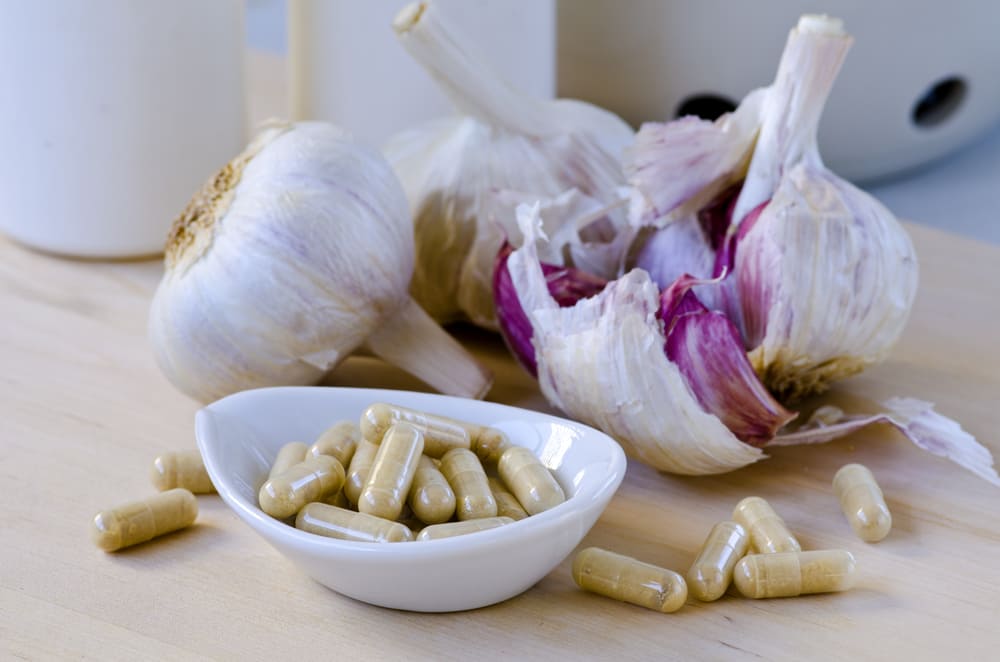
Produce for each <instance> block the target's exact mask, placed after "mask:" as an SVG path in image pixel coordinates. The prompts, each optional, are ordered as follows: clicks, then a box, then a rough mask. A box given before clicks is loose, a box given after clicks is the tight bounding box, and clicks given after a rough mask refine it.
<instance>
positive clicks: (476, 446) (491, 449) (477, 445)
mask: <svg viewBox="0 0 1000 662" xmlns="http://www.w3.org/2000/svg"><path fill="white" fill-rule="evenodd" d="M512 445H513V444H511V443H510V439H508V438H507V435H506V434H504V432H503V431H502V430H498V429H496V428H491V427H486V426H479V427H478V428H477V429H476V430H475V431H474V433H473V435H472V451H473V452H474V453H475V454H476V456H477V457H479V461H480V462H482V463H483V466H490V467H495V466H496V465H497V463H498V462H499V461H500V456H501V455H503V452H504V451H505V450H507V449H508V448H510V447H511V446H512Z"/></svg>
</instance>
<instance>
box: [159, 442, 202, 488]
mask: <svg viewBox="0 0 1000 662" xmlns="http://www.w3.org/2000/svg"><path fill="white" fill-rule="evenodd" d="M151 478H152V481H153V487H155V488H156V489H157V490H159V491H160V492H164V491H166V490H172V489H174V488H175V487H183V488H184V489H185V490H188V491H190V492H193V493H194V494H213V493H215V486H214V485H212V479H211V478H209V477H208V471H206V470H205V463H204V462H202V460H201V453H199V452H198V451H179V452H174V453H164V454H163V455H160V456H159V457H157V458H156V459H155V460H153V471H152V474H151Z"/></svg>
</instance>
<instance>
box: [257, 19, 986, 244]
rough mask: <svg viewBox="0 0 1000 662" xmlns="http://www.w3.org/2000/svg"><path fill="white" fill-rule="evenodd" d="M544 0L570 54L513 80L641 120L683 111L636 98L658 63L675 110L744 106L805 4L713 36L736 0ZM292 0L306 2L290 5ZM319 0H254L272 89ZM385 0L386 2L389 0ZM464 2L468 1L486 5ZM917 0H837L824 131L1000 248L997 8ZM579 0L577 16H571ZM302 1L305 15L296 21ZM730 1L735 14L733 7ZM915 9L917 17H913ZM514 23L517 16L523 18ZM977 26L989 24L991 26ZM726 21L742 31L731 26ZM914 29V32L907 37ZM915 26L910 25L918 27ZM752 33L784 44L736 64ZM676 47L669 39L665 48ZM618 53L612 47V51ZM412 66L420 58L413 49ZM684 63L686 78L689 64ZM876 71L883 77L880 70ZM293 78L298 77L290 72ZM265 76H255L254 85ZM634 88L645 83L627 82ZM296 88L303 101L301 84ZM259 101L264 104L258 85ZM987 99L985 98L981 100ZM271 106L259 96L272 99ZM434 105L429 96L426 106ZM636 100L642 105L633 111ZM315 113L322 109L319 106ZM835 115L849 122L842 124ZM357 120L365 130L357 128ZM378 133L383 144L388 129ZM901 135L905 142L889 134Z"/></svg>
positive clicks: (826, 141) (959, 228)
mask: <svg viewBox="0 0 1000 662" xmlns="http://www.w3.org/2000/svg"><path fill="white" fill-rule="evenodd" d="M530 1H531V6H530V8H529V7H528V5H526V4H525V5H521V6H519V7H517V9H518V11H519V12H520V13H522V14H523V13H524V12H533V14H532V15H531V16H522V18H521V20H524V21H525V22H526V23H528V24H529V25H537V24H538V23H540V22H541V23H545V21H550V23H549V24H546V25H544V26H542V27H544V28H549V27H550V24H551V20H552V19H550V18H547V17H548V16H549V15H551V14H556V15H557V16H556V22H557V25H556V28H557V29H558V30H559V31H560V33H559V34H560V35H561V36H564V35H566V34H570V35H571V37H572V40H567V39H565V38H563V39H562V40H561V41H560V43H559V44H558V46H557V45H556V43H555V40H554V39H553V41H552V42H551V43H550V44H546V45H545V46H543V47H548V48H550V49H552V52H553V55H552V57H553V58H555V59H556V60H557V61H556V62H555V63H552V62H547V61H545V60H544V58H542V61H541V62H540V63H539V64H538V66H536V67H534V68H532V69H531V70H530V71H528V72H520V73H519V71H518V70H516V69H514V70H510V69H511V68H510V67H508V71H505V72H504V73H505V74H506V75H508V77H510V76H512V75H513V77H514V78H518V76H520V80H516V81H515V82H517V83H518V84H519V85H520V86H522V87H525V88H526V89H532V90H533V91H535V92H544V91H545V87H546V83H547V81H545V80H540V79H544V78H545V77H546V76H553V75H554V76H556V77H557V78H558V80H556V81H551V82H550V83H548V84H550V85H552V86H553V87H555V88H557V89H556V91H557V92H558V93H559V95H560V96H571V97H577V98H586V99H588V100H592V101H595V102H597V103H600V104H602V105H605V106H609V107H611V109H612V110H615V111H616V112H618V113H619V114H621V115H622V116H623V117H625V118H626V119H627V120H629V121H631V122H633V123H635V122H636V121H637V120H641V119H649V120H661V119H668V118H669V116H670V114H674V113H676V111H677V110H679V107H677V108H674V113H668V114H662V113H661V114H656V112H655V111H656V109H657V108H656V103H660V105H661V106H663V105H667V103H668V101H667V100H664V99H662V98H661V99H654V101H653V103H652V105H650V104H647V107H646V108H642V107H636V106H637V104H635V103H634V101H635V99H634V98H626V97H628V92H629V91H630V90H632V89H636V87H637V86H635V85H634V82H635V79H637V78H640V77H643V76H646V75H647V74H649V73H652V72H656V74H655V75H658V76H660V77H661V79H665V78H667V77H669V76H671V74H673V77H672V80H674V81H677V84H676V86H677V87H679V88H684V89H683V90H682V91H680V92H677V94H675V95H674V96H673V97H671V100H672V101H673V102H674V106H680V105H682V104H683V102H684V101H688V102H689V104H688V106H687V108H686V110H687V111H688V112H691V111H692V109H693V110H694V111H695V112H698V114H706V113H707V114H708V115H711V114H712V113H713V112H715V113H717V112H720V111H724V110H726V109H727V108H728V106H727V104H728V103H731V102H737V101H738V100H739V98H740V97H741V96H742V94H744V93H745V92H746V90H748V89H751V88H752V87H754V86H757V85H763V84H767V83H769V82H770V77H771V76H773V69H774V66H775V64H776V63H777V58H778V55H779V54H780V50H781V47H782V46H783V44H784V34H785V33H786V32H787V30H788V28H789V26H791V25H793V24H794V21H795V17H796V16H797V15H798V13H800V12H801V11H802V5H801V3H799V2H793V1H791V0H788V2H784V1H774V2H769V3H764V5H765V6H769V7H770V11H771V12H772V13H773V14H774V15H773V16H770V15H768V16H762V15H761V3H750V4H751V5H753V12H754V14H755V16H754V17H750V18H743V17H740V20H735V18H733V17H731V20H728V21H727V22H726V23H727V25H729V26H730V27H729V28H726V27H724V26H719V25H718V24H717V23H714V22H713V23H712V25H714V26H715V28H714V32H712V33H711V34H709V33H707V32H706V33H704V34H702V33H701V32H700V31H699V30H700V28H701V27H702V25H703V24H705V23H706V22H707V21H710V20H711V21H714V17H715V16H719V15H721V14H720V13H719V12H720V11H721V10H720V8H719V7H716V6H715V5H717V4H719V3H721V2H725V0H710V1H708V2H700V3H665V2H661V1H659V0H653V1H648V0H638V1H632V2H630V3H629V5H628V6H629V10H630V11H629V12H623V11H621V9H620V7H621V5H620V4H619V3H614V2H611V3H608V2H603V3H602V1H601V0H573V1H572V2H566V1H565V0H564V1H563V3H561V6H559V5H558V3H554V2H552V1H551V0H542V1H541V2H538V1H536V0H530ZM289 4H291V5H293V6H292V7H289ZM314 4H319V3H315V2H312V1H311V0H305V1H302V0H292V2H291V3H289V2H287V1H286V0H247V13H246V26H247V40H248V45H249V47H250V49H251V53H252V55H251V57H253V54H257V55H259V57H258V59H257V63H258V67H257V69H258V70H257V75H258V77H261V76H262V77H264V78H269V81H268V84H269V85H271V86H272V87H273V86H274V84H275V79H277V78H281V77H282V76H285V71H284V69H282V67H283V66H284V61H285V58H286V57H287V56H288V53H289V28H291V30H292V34H293V35H295V38H296V39H300V38H301V35H302V33H301V30H302V26H301V25H298V26H297V25H295V23H294V22H295V21H302V20H303V17H302V15H301V14H302V6H305V7H306V8H307V10H308V11H307V12H306V13H307V14H310V12H311V14H310V17H311V18H315V16H316V10H315V9H314V8H309V5H314ZM326 4H327V5H329V4H331V3H329V2H327V3H326ZM333 4H336V3H333ZM347 4H355V5H362V4H364V5H369V9H368V10H367V14H366V16H365V18H368V19H369V20H372V21H374V20H375V19H376V16H377V15H379V13H380V12H381V14H384V15H385V16H388V17H391V16H392V14H393V12H394V8H396V7H399V6H401V5H402V4H404V3H403V2H402V0H399V1H396V2H394V1H393V0H366V2H365V3H361V2H356V3H347ZM379 4H381V5H384V6H385V7H383V8H378V7H376V5H379ZM455 4H456V5H457V4H458V3H455ZM462 4H463V5H466V6H468V5H472V4H475V3H469V2H464V3H462ZM514 4H515V5H516V4H517V3H516V2H515V3H514ZM879 4H881V3H879ZM912 4H913V6H910V4H908V5H907V10H906V17H900V16H897V15H896V14H897V13H898V11H899V10H898V8H897V6H896V5H895V4H894V3H885V6H881V7H872V3H864V2H860V1H854V2H852V1H850V0H840V1H835V2H827V3H825V5H829V9H828V11H830V12H831V13H836V14H837V15H838V16H841V17H843V18H844V19H845V23H846V27H847V29H848V31H849V32H850V33H851V34H852V35H854V36H855V38H856V42H855V45H854V47H853V49H852V51H851V53H850V54H849V55H848V58H847V62H846V63H845V66H844V70H843V72H842V74H841V79H840V80H838V83H837V86H836V87H835V88H834V90H833V94H832V96H831V99H830V102H829V104H828V107H827V112H826V113H825V115H824V119H823V124H822V126H821V130H820V138H821V143H822V148H823V150H822V151H823V155H824V158H825V159H826V160H827V162H828V164H829V165H830V166H831V167H832V168H833V169H834V170H836V171H837V172H838V173H839V174H841V175H843V176H846V177H849V178H851V179H852V180H854V181H855V182H856V183H859V184H860V185H862V187H863V188H865V189H867V190H869V191H871V192H872V193H874V194H875V195H876V196H878V198H879V199H880V200H882V201H883V202H884V203H885V204H886V205H888V206H889V207H890V208H891V209H892V210H893V211H894V212H895V213H896V214H897V215H898V216H900V217H901V218H906V219H910V220H914V221H917V222H920V223H925V224H929V225H933V226H936V227H939V228H942V229H945V230H949V231H952V232H956V233H960V234H965V235H968V236H971V237H975V238H978V239H983V240H987V241H990V242H993V243H1000V214H998V212H997V210H998V209H1000V123H998V122H997V121H996V118H997V117H998V116H1000V103H997V100H998V99H1000V47H998V46H996V45H997V44H1000V42H998V41H996V40H995V39H994V38H992V37H990V36H988V31H989V30H990V29H992V28H990V26H991V25H994V26H995V25H996V21H989V20H986V17H982V16H981V15H980V14H981V11H982V9H984V6H983V5H981V4H978V3H976V2H975V1H974V0H973V1H972V2H971V3H969V2H968V0H956V2H952V3H947V6H945V5H944V4H941V3H932V2H927V1H926V0H915V2H914V3H912ZM964 4H970V7H968V9H969V11H963V10H962V9H961V7H958V6H957V5H964ZM546 5H547V7H545V6H546ZM677 5H686V7H685V11H687V12H688V14H687V15H685V16H684V21H683V25H684V29H683V30H676V29H674V30H671V28H670V26H671V25H674V24H676V23H677V21H670V20H669V19H670V18H671V17H670V16H669V15H667V14H668V13H669V8H670V7H672V6H673V7H676V6H677ZM692 5H698V6H700V7H701V11H692V10H691V9H690V6H692ZM566 6H569V7H571V8H572V11H571V12H570V11H567V9H566V8H565V7H566ZM289 9H291V13H292V17H291V21H292V24H291V25H290V19H289ZM729 9H730V11H731V10H732V5H729ZM977 9H978V11H977ZM362 11H365V10H360V9H355V10H354V14H355V15H354V16H353V17H352V18H355V19H357V18H359V17H361V12H362ZM990 11H992V10H990ZM546 12H548V14H547V13H546ZM995 13H996V14H997V16H996V17H995V18H996V19H997V20H1000V11H997V12H995ZM629 15H631V16H632V21H631V24H628V20H629V19H628V16H629ZM623 16H624V18H623ZM539 17H541V18H539ZM706 17H707V18H706ZM342 18H343V17H342ZM904 18H905V21H908V22H909V24H907V23H905V22H904V21H903V19H904ZM651 19H652V20H651ZM748 20H756V21H757V22H758V23H759V25H748V22H747V21H748ZM608 21H613V22H614V25H612V26H611V27H612V28H613V29H615V30H618V31H619V32H618V33H609V32H608V31H607V30H604V29H600V28H604V27H607V25H608ZM513 22H514V23H516V20H514V21H513ZM598 22H603V25H598V26H597V27H595V23H598ZM643 22H644V23H646V24H647V25H651V26H652V29H653V30H654V32H655V33H656V37H657V39H656V44H655V45H652V50H651V43H650V37H649V35H646V34H638V33H637V35H638V36H637V37H636V39H635V43H634V45H633V47H632V48H628V47H626V48H623V47H622V46H621V44H620V43H618V44H617V45H616V44H613V43H612V41H611V40H612V39H618V34H620V33H621V31H623V30H628V29H632V30H638V29H639V28H637V27H636V24H637V23H643ZM386 23H387V21H386ZM977 24H978V25H979V26H980V27H978V28H977V27H976V26H977ZM378 27H381V26H365V25H359V26H355V28H354V29H355V30H356V31H358V32H360V33H364V35H365V36H366V38H369V39H371V35H372V34H375V35H378V30H377V28H378ZM539 29H541V28H539ZM297 30H298V31H299V32H297ZM726 30H730V31H732V32H733V33H732V34H728V33H727V32H726ZM900 30H903V32H904V34H899V31H900ZM907 30H908V31H909V33H906V32H907ZM373 31H374V32H373ZM921 31H923V32H921ZM384 34H385V37H384V38H385V41H386V42H387V43H388V42H391V39H392V38H391V31H390V30H389V29H388V25H387V24H386V26H385V27H384ZM515 34H516V36H514V38H515V39H517V40H518V42H519V48H522V49H523V48H529V49H530V48H531V46H525V45H524V44H525V39H524V34H523V31H521V32H518V33H515ZM886 34H890V35H892V40H891V41H887V40H886ZM609 35H610V36H609ZM741 35H742V36H741ZM338 36H339V37H340V38H341V39H343V38H344V33H343V32H341V33H337V34H334V35H331V37H333V38H337V37H338ZM511 36H512V35H503V34H496V33H495V32H494V34H493V35H492V38H493V40H494V42H495V41H497V40H500V41H501V46H502V42H503V40H506V39H508V38H509V37H511ZM751 37H752V38H753V39H755V40H757V43H765V44H766V43H771V44H772V46H773V48H769V49H768V48H758V49H755V50H754V51H752V52H751V51H748V50H746V49H743V50H738V49H736V48H734V50H736V51H737V52H738V53H740V57H739V58H737V59H736V60H733V59H732V58H726V59H724V58H725V54H724V53H722V52H721V51H720V48H719V43H723V42H724V43H729V44H733V43H734V40H739V39H747V38H751ZM312 38H315V36H313V37H312ZM713 39H714V41H713ZM664 43H666V44H667V45H666V46H661V44H664ZM701 43H704V50H705V52H706V53H707V54H708V55H711V54H713V53H714V54H715V57H708V58H705V57H703V55H704V54H702V53H697V52H693V51H694V50H695V49H697V48H699V47H700V46H699V45H700V44H701ZM671 44H672V46H671ZM389 45H390V46H394V44H389ZM491 45H492V46H493V47H494V51H495V52H494V53H492V54H491V53H489V52H487V53H486V54H487V56H490V55H493V56H494V65H495V66H498V68H501V69H503V65H504V64H505V63H504V62H498V61H497V60H498V58H499V55H497V52H499V51H500V50H502V48H501V46H497V45H496V44H495V43H494V44H490V43H486V44H485V46H486V50H487V51H488V49H489V47H490V46H491ZM508 48H509V44H508ZM657 49H658V50H657ZM887 49H888V50H889V51H891V53H892V57H893V58H895V60H896V61H894V62H893V63H892V64H893V66H894V75H893V76H890V77H885V76H884V75H883V78H882V79H881V80H879V79H878V78H873V76H872V75H868V72H869V71H871V70H872V69H873V67H872V65H871V62H872V60H873V58H878V59H879V60H884V59H885V58H886V57H887V55H886V53H887ZM609 51H610V52H611V53H612V54H611V55H610V56H609V55H608V52H609ZM987 51H988V52H987ZM370 53H371V50H368V52H367V53H366V57H370ZM640 55H645V57H640ZM650 55H652V56H654V57H650ZM655 56H662V57H661V58H660V59H658V60H657V61H656V62H652V63H650V60H653V59H656V58H655ZM627 58H632V60H628V59H627ZM668 60H675V61H676V62H675V66H674V67H673V68H671V69H670V70H665V69H664V67H665V66H668V65H664V62H667V61H668ZM706 60H708V61H710V62H716V63H717V66H718V67H719V68H720V71H722V70H724V71H726V72H729V73H727V74H726V75H722V74H719V73H718V72H715V71H712V70H711V69H710V68H709V67H707V66H706V64H705V61H706ZM400 61H401V62H402V63H403V64H409V63H407V62H405V56H403V55H402V54H401V51H400ZM635 61H639V65H635V66H633V65H631V64H630V63H631V62H635ZM642 61H645V62H646V65H645V66H642V64H641V63H642ZM567 62H570V65H567ZM637 67H638V68H637ZM754 68H756V70H757V71H759V72H763V73H761V74H759V80H757V81H756V82H749V83H744V82H742V81H741V80H740V76H743V77H744V79H746V78H748V77H750V76H752V75H753V69H754ZM970 68H979V69H982V71H977V72H976V73H977V74H978V75H979V76H981V78H978V79H976V78H974V79H973V80H970V77H971V76H972V72H971V71H970ZM623 70H625V71H633V72H634V73H632V74H631V75H630V76H629V75H626V76H620V75H616V74H617V73H620V72H621V71H623ZM675 70H676V72H680V73H675ZM734 71H735V73H733V72H734ZM874 73H875V75H877V74H879V73H880V72H878V71H875V72H874ZM911 73H912V76H911ZM411 74H412V76H413V77H415V78H418V79H419V78H421V77H422V76H423V72H421V71H419V70H417V69H416V68H414V69H413V70H412V71H410V70H407V75H408V77H409V76H410V75H411ZM253 75H254V72H253V71H251V76H253ZM341 75H342V76H343V74H341ZM713 75H714V77H713ZM699 76H701V77H702V79H703V80H713V81H718V79H719V78H720V77H722V78H725V79H726V80H724V81H722V82H716V84H715V85H716V86H715V87H713V85H711V84H699V83H698V82H696V81H697V79H698V77H699ZM907 77H912V81H909V89H907V88H905V87H903V89H902V90H901V92H900V93H899V94H900V96H901V101H900V104H899V108H892V107H890V108H889V111H890V112H896V115H898V116H899V120H898V124H899V125H900V126H899V128H898V129H897V126H896V125H888V126H886V125H880V124H879V123H878V122H877V121H876V118H877V117H878V116H879V113H880V112H882V111H883V110H884V106H885V104H883V103H881V102H880V100H879V96H880V95H881V96H885V95H887V94H889V88H892V87H893V86H894V85H896V84H898V86H902V83H900V79H905V78H907ZM987 77H989V78H987ZM983 79H985V80H983ZM257 84H259V82H258V83H257ZM283 84H286V85H287V84H288V81H287V76H285V80H284V81H283ZM373 84H374V83H373ZM741 84H742V89H741ZM254 85H255V82H254V80H252V79H251V81H250V86H251V91H252V90H253V87H254ZM629 85H631V87H627V86H629ZM719 86H721V87H719ZM723 88H725V89H723ZM656 91H657V90H654V92H656ZM688 92H696V93H695V94H689V95H688V98H687V99H678V98H677V96H678V95H683V94H687V93H688ZM292 93H293V96H294V94H295V92H294V91H293V92H292ZM643 94H644V95H645V96H644V99H646V98H648V97H650V96H654V97H655V94H652V95H651V94H650V90H649V89H645V90H643ZM634 96H635V95H634V94H633V95H632V97H634ZM660 96H661V97H663V96H664V94H661V95H660ZM666 96H668V97H669V96H670V95H669V94H667V95H666ZM250 97H251V101H253V99H254V95H253V94H252V93H251V95H250ZM983 97H987V98H986V99H984V98H983ZM977 102H978V103H980V104H981V105H980V106H976V103H977ZM260 103H261V101H260V100H258V105H260ZM263 103H265V104H266V105H268V107H267V108H257V109H253V108H252V109H251V116H253V114H254V113H256V114H257V115H258V116H261V115H262V114H263V115H266V114H268V112H277V111H279V110H280V109H281V107H280V100H277V99H270V100H265V101H264V102H263ZM293 103H294V102H293ZM421 103H422V104H424V105H423V106H421V105H420V104H421ZM630 103H631V104H632V106H633V107H632V108H629V107H627V106H628V105H629V104H630ZM438 104H439V105H438V106H435V104H434V103H433V101H432V102H427V101H426V100H419V99H415V98H411V102H410V104H409V106H410V107H409V108H408V110H407V113H408V115H409V116H410V121H412V116H413V115H416V116H420V115H427V116H429V115H433V114H434V111H439V110H440V111H444V109H446V107H447V105H446V103H445V102H444V101H443V100H441V101H439V102H438ZM921 104H922V105H921ZM638 106H641V104H638ZM644 110H645V111H646V112H645V113H643V111H644ZM666 110H669V109H666ZM296 112H297V113H298V114H303V113H305V110H304V109H303V108H302V107H301V105H300V107H299V108H297V109H296ZM372 112H374V113H376V114H377V113H379V112H382V111H380V109H374V110H373V111H372ZM313 114H322V113H321V112H318V111H314V113H313ZM918 117H919V119H921V120H923V121H924V122H925V123H927V122H928V120H927V118H928V117H929V118H930V120H929V124H928V125H926V126H921V125H920V124H918V122H917V120H918ZM345 123H347V124H349V123H348V122H345ZM834 123H836V124H838V126H833V124H834ZM902 125H905V126H902ZM349 128H351V129H352V130H354V131H358V132H360V133H363V131H359V130H358V128H357V127H350V126H349ZM396 128H402V127H396ZM366 137H368V138H369V139H373V140H374V139H377V138H378V137H379V136H366ZM893 140H895V141H896V142H895V143H893V142H887V141H893ZM921 150H923V151H921ZM852 154H853V155H854V156H853V157H852Z"/></svg>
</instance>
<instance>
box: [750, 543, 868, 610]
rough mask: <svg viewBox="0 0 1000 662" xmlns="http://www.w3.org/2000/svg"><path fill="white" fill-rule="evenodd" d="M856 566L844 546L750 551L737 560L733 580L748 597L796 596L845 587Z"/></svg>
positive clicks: (852, 578)
mask: <svg viewBox="0 0 1000 662" xmlns="http://www.w3.org/2000/svg"><path fill="white" fill-rule="evenodd" d="M854 569H855V562H854V556H853V555H852V554H851V553H850V552H848V551H846V550H843V549H823V550H817V551H811V552H777V553H773V554H751V555H750V556H744V557H743V558H742V559H741V560H740V562H739V563H737V564H736V568H735V570H734V571H733V582H734V583H735V584H736V588H737V589H738V590H739V592H740V593H742V594H743V595H744V596H746V597H748V598H794V597H795V596H797V595H804V594H807V593H830V592H833V591H846V590H847V589H849V588H851V587H852V586H853V585H854Z"/></svg>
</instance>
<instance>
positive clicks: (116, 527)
mask: <svg viewBox="0 0 1000 662" xmlns="http://www.w3.org/2000/svg"><path fill="white" fill-rule="evenodd" d="M197 517H198V500H197V499H195V498H194V495H193V494H191V492H190V491H188V490H185V489H184V488H180V487H178V488H175V489H172V490H167V491H166V492H160V493H159V494H154V495H153V496H151V497H148V498H146V499H143V500H142V501H134V502H132V503H127V504H125V505H122V506H118V507H117V508H112V509H110V510H102V511H101V512H99V513H97V515H95V516H94V521H93V523H92V527H91V531H90V533H91V538H92V539H93V541H94V544H96V545H97V546H98V547H100V548H101V549H103V550H104V551H105V552H114V551H117V550H119V549H124V548H125V547H131V546H132V545H138V544H139V543H143V542H146V541H147V540H152V539H153V538H156V537H157V536H162V535H164V534H166V533H170V532H172V531H177V530H179V529H183V528H184V527H187V526H190V525H191V524H193V523H194V520H195V518H197Z"/></svg>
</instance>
